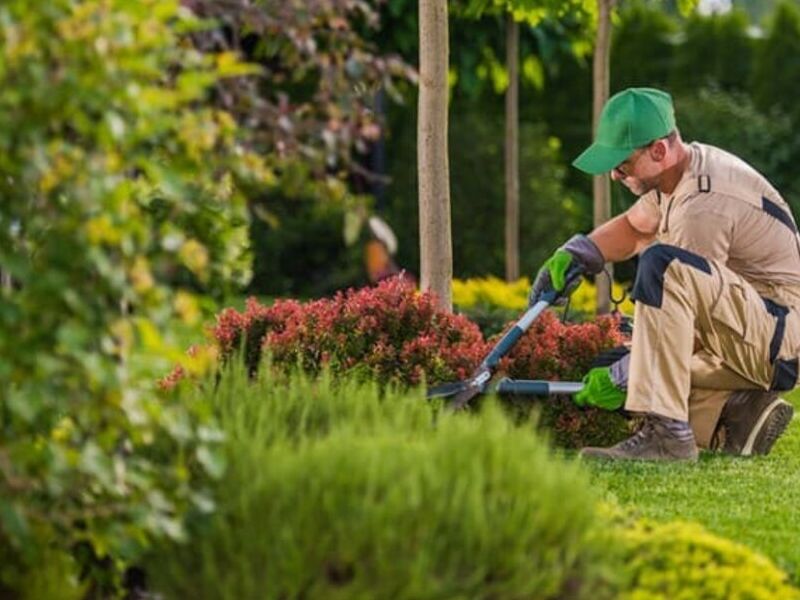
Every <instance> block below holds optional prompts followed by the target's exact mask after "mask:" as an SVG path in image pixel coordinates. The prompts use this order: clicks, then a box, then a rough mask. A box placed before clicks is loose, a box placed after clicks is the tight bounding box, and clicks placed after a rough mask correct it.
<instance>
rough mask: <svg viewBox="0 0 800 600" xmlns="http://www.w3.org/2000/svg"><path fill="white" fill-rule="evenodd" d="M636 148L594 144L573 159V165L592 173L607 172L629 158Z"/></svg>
mask: <svg viewBox="0 0 800 600" xmlns="http://www.w3.org/2000/svg"><path fill="white" fill-rule="evenodd" d="M634 150H635V148H630V149H628V148H609V147H608V146H601V145H600V144H592V145H591V146H589V147H588V148H587V149H586V150H584V151H583V152H582V153H581V155H580V156H579V157H578V158H576V159H575V160H573V161H572V164H573V166H575V167H576V168H578V169H580V170H581V171H583V172H585V173H589V174H590V175H600V174H602V173H607V172H608V171H610V170H611V169H613V168H614V167H616V166H617V165H618V164H620V163H621V162H623V161H624V160H625V159H626V158H628V157H629V156H630V155H631V154H633V151H634Z"/></svg>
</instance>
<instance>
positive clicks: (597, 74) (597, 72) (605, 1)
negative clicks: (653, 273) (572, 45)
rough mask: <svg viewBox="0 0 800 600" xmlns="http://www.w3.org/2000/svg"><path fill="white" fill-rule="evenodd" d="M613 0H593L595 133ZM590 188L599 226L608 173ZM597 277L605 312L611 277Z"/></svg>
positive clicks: (604, 215)
mask: <svg viewBox="0 0 800 600" xmlns="http://www.w3.org/2000/svg"><path fill="white" fill-rule="evenodd" d="M613 4H614V0H597V8H598V23H597V38H596V40H595V48H594V61H593V64H592V78H593V86H594V87H593V89H594V105H593V116H592V129H593V131H594V134H595V135H596V134H597V125H598V123H599V122H600V113H601V112H602V110H603V106H604V105H605V103H606V101H607V100H608V94H609V54H610V48H611V10H612V8H613ZM593 191H594V226H595V227H599V226H600V225H602V224H603V223H605V222H606V221H608V220H609V219H610V218H611V182H610V180H609V178H608V174H603V175H595V177H594V182H593ZM606 269H608V273H609V274H610V275H612V277H613V273H614V271H613V267H612V265H611V264H607V265H606ZM596 281H597V313H598V314H606V313H608V312H609V310H610V308H611V301H610V294H611V278H609V277H606V276H604V275H599V276H598V277H597V278H596Z"/></svg>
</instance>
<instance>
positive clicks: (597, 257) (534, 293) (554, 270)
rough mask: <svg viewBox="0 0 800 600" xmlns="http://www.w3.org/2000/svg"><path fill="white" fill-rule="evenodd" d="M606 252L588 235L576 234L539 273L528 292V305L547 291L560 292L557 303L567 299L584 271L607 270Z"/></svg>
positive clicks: (597, 271)
mask: <svg viewBox="0 0 800 600" xmlns="http://www.w3.org/2000/svg"><path fill="white" fill-rule="evenodd" d="M603 264H604V259H603V254H602V253H601V252H600V249H599V248H598V247H597V245H596V244H595V243H594V242H593V241H592V240H591V239H589V238H588V237H587V236H585V235H574V236H572V237H571V238H570V239H569V240H567V243H566V244H564V245H563V246H561V247H560V248H559V249H558V250H556V251H555V252H554V253H553V255H552V256H551V257H550V258H548V259H547V261H545V263H544V265H543V266H542V268H541V269H539V272H538V273H537V274H536V279H535V280H534V282H533V285H532V286H531V292H530V294H529V296H528V306H533V305H534V304H536V302H538V301H539V298H541V296H542V294H544V293H545V292H551V291H555V292H557V293H558V299H557V300H556V304H561V303H563V302H565V301H566V299H567V298H568V297H569V295H570V294H571V293H572V292H573V291H574V290H575V288H576V287H578V284H579V283H580V275H584V274H587V273H588V274H594V273H599V272H600V271H602V270H603Z"/></svg>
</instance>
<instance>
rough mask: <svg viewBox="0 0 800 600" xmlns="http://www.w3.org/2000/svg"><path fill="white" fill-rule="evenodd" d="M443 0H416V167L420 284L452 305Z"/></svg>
mask: <svg viewBox="0 0 800 600" xmlns="http://www.w3.org/2000/svg"><path fill="white" fill-rule="evenodd" d="M448 53H449V41H448V31H447V0H419V58H420V66H419V115H418V122H417V169H418V172H419V228H420V236H419V238H420V263H421V264H420V279H421V281H420V285H421V287H422V289H423V290H430V291H432V292H434V293H435V294H436V295H437V297H438V302H439V305H440V306H441V307H442V308H444V309H445V310H451V309H452V299H451V291H450V286H451V282H452V277H453V247H452V239H451V225H450V172H449V165H448V159H447V104H448V92H449V89H448V81H447V70H448Z"/></svg>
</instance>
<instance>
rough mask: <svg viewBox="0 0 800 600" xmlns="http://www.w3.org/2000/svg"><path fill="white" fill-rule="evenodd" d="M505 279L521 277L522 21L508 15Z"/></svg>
mask: <svg viewBox="0 0 800 600" xmlns="http://www.w3.org/2000/svg"><path fill="white" fill-rule="evenodd" d="M506 68H507V70H508V89H507V90H506V144H505V162H506V164H505V167H506V281H516V280H517V279H519V24H518V23H517V22H516V21H515V20H514V17H513V16H512V15H511V13H508V14H507V16H506Z"/></svg>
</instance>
